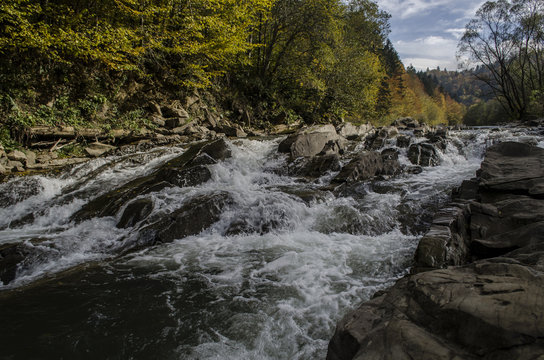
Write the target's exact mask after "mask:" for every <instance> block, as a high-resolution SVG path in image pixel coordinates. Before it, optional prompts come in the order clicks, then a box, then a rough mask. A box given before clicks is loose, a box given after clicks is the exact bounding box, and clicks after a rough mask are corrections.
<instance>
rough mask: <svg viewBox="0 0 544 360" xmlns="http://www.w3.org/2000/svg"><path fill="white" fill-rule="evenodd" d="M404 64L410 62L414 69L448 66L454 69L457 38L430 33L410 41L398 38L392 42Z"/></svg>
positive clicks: (455, 65) (455, 66)
mask: <svg viewBox="0 0 544 360" xmlns="http://www.w3.org/2000/svg"><path fill="white" fill-rule="evenodd" d="M394 46H395V49H396V50H397V51H398V53H399V55H400V57H401V59H402V61H403V62H404V64H405V65H409V64H412V65H413V66H414V67H415V68H416V69H419V70H425V69H426V68H427V67H429V68H436V67H437V66H440V67H441V68H449V69H450V70H455V69H456V68H457V62H456V60H455V52H456V50H457V40H455V39H448V38H445V37H442V36H436V35H431V36H427V37H423V38H418V39H415V40H411V41H403V40H399V41H396V42H395V43H394Z"/></svg>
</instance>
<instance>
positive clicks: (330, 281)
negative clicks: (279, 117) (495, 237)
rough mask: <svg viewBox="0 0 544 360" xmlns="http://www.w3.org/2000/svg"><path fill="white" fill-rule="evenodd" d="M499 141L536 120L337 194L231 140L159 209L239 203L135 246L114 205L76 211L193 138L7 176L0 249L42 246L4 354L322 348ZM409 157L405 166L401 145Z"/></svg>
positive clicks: (7, 324)
mask: <svg viewBox="0 0 544 360" xmlns="http://www.w3.org/2000/svg"><path fill="white" fill-rule="evenodd" d="M420 140H423V139H420ZM499 140H500V141H502V140H520V141H529V142H533V143H538V145H539V146H543V145H544V142H543V138H542V137H541V136H539V135H537V134H533V133H531V132H529V131H527V130H515V129H501V130H496V129H478V130H468V131H467V130H465V131H452V132H450V138H449V141H448V145H447V148H446V150H444V151H442V152H440V154H439V155H440V157H441V164H440V165H439V166H436V167H428V168H424V169H423V172H421V173H420V174H403V175H400V176H397V177H394V178H391V179H382V180H376V181H372V182H365V183H359V184H356V185H354V186H351V187H349V188H347V189H344V190H343V191H334V190H333V189H332V188H331V187H330V186H328V185H329V182H330V180H331V179H332V177H333V176H334V175H335V174H334V173H327V174H324V175H323V176H322V177H320V178H319V179H317V180H316V181H311V182H309V181H304V180H303V179H299V178H296V177H291V176H288V175H286V174H285V171H283V169H285V168H286V162H287V158H286V157H285V156H284V155H281V154H278V153H277V151H276V150H277V147H278V143H279V141H280V139H269V140H234V141H231V142H229V146H230V148H231V151H232V157H231V158H229V159H227V160H226V161H224V162H221V163H219V164H216V165H211V166H210V170H211V172H212V179H211V180H210V181H208V182H206V183H204V184H202V185H199V186H194V187H182V188H180V187H167V188H165V189H162V190H160V191H158V192H154V193H152V194H151V196H152V201H153V204H154V208H153V213H152V215H151V216H155V217H161V216H164V215H165V214H167V213H169V212H171V211H172V209H175V208H179V206H180V204H183V203H185V202H187V201H189V200H190V199H193V198H195V197H197V196H201V195H205V194H212V193H217V192H227V193H228V194H229V195H230V197H231V198H232V199H233V202H232V203H230V204H229V205H228V206H227V207H226V208H225V209H224V210H223V212H222V214H221V216H220V219H219V221H217V222H216V223H214V224H213V225H212V226H211V227H210V228H208V229H206V230H204V231H203V232H202V233H200V234H198V235H195V236H189V237H185V238H182V239H177V240H175V241H174V242H172V243H168V244H160V245H156V246H153V247H147V248H143V249H140V250H138V251H132V252H128V253H123V252H122V251H121V249H123V248H124V247H125V246H126V244H127V243H130V242H133V241H136V239H137V237H138V234H137V230H136V229H135V228H132V227H128V228H126V229H122V228H121V229H120V228H118V227H116V224H117V222H118V220H119V216H120V214H118V215H116V216H111V217H102V218H92V219H90V220H86V221H83V222H79V223H77V222H74V221H73V220H72V216H73V214H74V213H75V212H76V211H78V210H79V209H80V208H81V207H82V206H83V205H84V204H85V203H86V202H88V201H89V199H92V198H95V197H97V196H99V195H100V194H103V193H105V192H106V191H110V190H112V189H115V188H116V187H118V186H119V185H122V184H124V183H126V182H128V181H130V180H132V179H136V178H138V177H141V176H144V175H146V174H150V173H151V172H153V171H154V169H156V168H157V167H158V166H159V165H161V164H163V163H165V162H166V161H168V160H169V159H172V158H173V157H175V156H178V155H179V154H180V153H182V152H183V151H184V149H183V148H181V147H168V148H155V149H152V150H147V151H137V152H134V153H130V154H124V155H118V156H112V157H108V158H100V159H96V160H92V161H90V162H87V163H85V164H81V165H78V166H76V167H74V168H72V169H71V170H70V171H67V172H64V173H62V174H60V175H55V176H53V175H49V176H42V175H37V176H29V177H24V178H16V179H11V180H10V181H8V182H6V183H3V184H0V247H1V246H2V245H5V244H12V243H20V242H25V243H26V245H27V246H28V247H32V249H33V251H32V255H31V256H29V257H27V258H26V259H25V260H24V261H23V262H22V263H20V264H19V266H18V268H17V272H16V274H15V279H14V280H13V281H11V282H8V283H6V284H3V283H0V308H1V311H0V324H1V325H0V339H1V340H0V344H1V345H0V358H2V359H316V358H324V357H325V354H326V351H327V345H328V341H329V339H330V338H331V336H332V334H333V332H334V327H335V324H336V322H337V321H338V320H339V319H340V318H341V317H342V316H343V315H344V314H345V313H346V312H348V311H349V310H350V309H353V308H354V307H355V306H357V304H358V303H359V302H361V301H364V300H368V299H369V298H370V297H371V296H372V295H373V294H374V293H375V292H376V291H378V290H382V289H385V288H387V287H389V286H391V285H392V284H393V283H394V282H395V281H396V280H397V279H399V278H400V277H402V276H403V275H405V274H407V273H408V271H409V268H410V266H411V262H412V257H413V254H414V252H415V249H416V247H417V243H418V240H419V239H420V238H421V236H422V235H423V233H424V232H425V230H426V229H427V228H428V226H429V224H430V221H431V219H432V215H433V213H434V212H435V211H436V210H437V209H438V208H440V207H441V206H443V205H445V204H446V203H447V202H448V200H449V196H450V193H451V190H452V189H453V188H454V187H455V186H458V185H460V184H461V182H462V180H464V179H467V178H470V177H473V176H474V175H475V171H476V170H477V169H478V168H479V165H480V162H481V160H482V157H483V154H484V151H485V148H486V146H488V145H490V144H491V143H493V142H495V141H499ZM388 146H392V144H389V145H388ZM400 161H401V163H402V164H406V165H408V164H409V161H408V159H407V157H406V149H400ZM233 224H243V229H245V231H238V232H232V231H230V229H232V226H233Z"/></svg>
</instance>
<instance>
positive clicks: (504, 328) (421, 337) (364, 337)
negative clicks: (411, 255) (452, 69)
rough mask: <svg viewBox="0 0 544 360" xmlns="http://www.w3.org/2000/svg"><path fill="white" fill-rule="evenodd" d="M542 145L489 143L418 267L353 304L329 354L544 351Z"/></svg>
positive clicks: (333, 358)
mask: <svg viewBox="0 0 544 360" xmlns="http://www.w3.org/2000/svg"><path fill="white" fill-rule="evenodd" d="M543 199H544V149H541V148H537V147H534V146H531V145H527V144H520V143H513V142H505V143H501V144H497V145H494V146H492V147H490V148H489V149H488V151H487V154H486V157H485V159H484V161H483V163H482V165H481V168H480V170H479V171H478V173H477V178H474V179H471V180H467V181H465V182H464V183H463V185H462V186H461V187H460V189H459V190H458V191H457V192H456V193H455V194H454V202H453V203H452V204H451V206H449V207H448V208H446V209H444V210H443V211H441V212H439V213H437V214H436V216H435V219H434V221H433V225H432V226H431V228H430V230H429V231H428V233H427V234H426V235H425V236H424V237H423V238H422V240H421V241H420V244H419V246H418V249H417V251H416V256H415V260H414V266H413V268H412V273H411V275H408V276H406V277H404V278H402V279H401V280H399V281H398V282H397V283H396V284H395V285H394V286H393V287H391V288H390V289H388V290H387V291H385V292H378V293H377V294H375V296H374V298H373V299H371V300H370V301H368V302H365V303H363V304H361V305H360V306H359V308H357V309H356V310H354V311H352V312H350V313H348V314H347V315H346V316H345V317H344V318H343V319H342V320H341V321H340V322H339V323H338V325H337V328H336V332H335V334H334V336H333V338H332V340H331V341H330V343H329V350H328V354H327V359H329V360H340V359H342V360H343V359H544V355H543V354H544V200H543Z"/></svg>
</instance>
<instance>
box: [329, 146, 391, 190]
mask: <svg viewBox="0 0 544 360" xmlns="http://www.w3.org/2000/svg"><path fill="white" fill-rule="evenodd" d="M386 162H387V164H384V159H383V157H382V155H381V154H380V153H378V152H376V151H363V152H361V153H360V154H359V155H358V156H357V157H356V158H354V159H353V160H351V161H350V162H349V163H348V164H347V165H346V166H344V167H343V168H342V170H341V171H340V173H339V174H338V175H336V177H335V178H334V179H333V180H332V182H333V183H336V184H339V183H345V182H346V183H351V182H356V181H363V180H368V179H372V178H373V177H375V176H378V175H391V174H394V173H396V172H397V171H396V169H400V164H399V162H398V159H388V160H386Z"/></svg>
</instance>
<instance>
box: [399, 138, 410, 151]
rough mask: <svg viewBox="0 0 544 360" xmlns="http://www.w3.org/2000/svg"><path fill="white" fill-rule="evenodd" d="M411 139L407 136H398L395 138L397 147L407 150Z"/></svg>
mask: <svg viewBox="0 0 544 360" xmlns="http://www.w3.org/2000/svg"><path fill="white" fill-rule="evenodd" d="M410 142H411V139H410V137H409V136H406V135H399V136H397V147H399V148H407V147H408V146H410Z"/></svg>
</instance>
